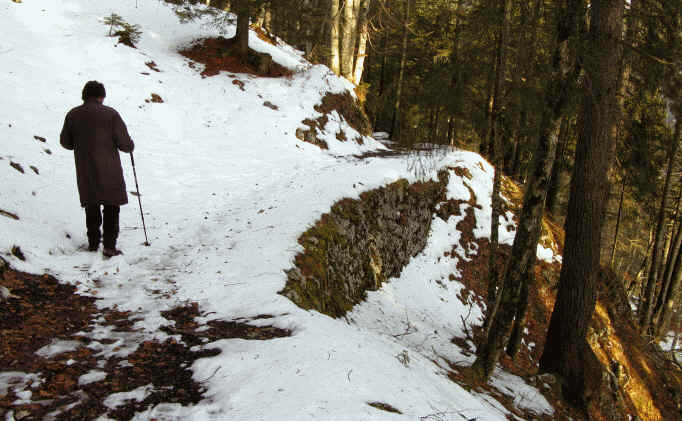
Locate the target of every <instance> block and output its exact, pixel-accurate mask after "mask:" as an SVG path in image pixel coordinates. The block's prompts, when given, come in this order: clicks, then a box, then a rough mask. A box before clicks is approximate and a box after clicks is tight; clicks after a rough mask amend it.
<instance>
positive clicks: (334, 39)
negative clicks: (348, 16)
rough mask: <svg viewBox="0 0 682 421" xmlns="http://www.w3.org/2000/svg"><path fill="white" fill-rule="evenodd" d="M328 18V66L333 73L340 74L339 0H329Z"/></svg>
mask: <svg viewBox="0 0 682 421" xmlns="http://www.w3.org/2000/svg"><path fill="white" fill-rule="evenodd" d="M329 4H330V9H329V18H330V20H331V25H330V28H329V68H330V69H331V70H332V72H334V74H337V75H339V74H341V58H340V55H339V29H340V28H339V27H340V23H341V17H340V15H339V0H330V2H329Z"/></svg>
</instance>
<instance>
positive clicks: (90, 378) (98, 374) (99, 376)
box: [78, 370, 107, 385]
mask: <svg viewBox="0 0 682 421" xmlns="http://www.w3.org/2000/svg"><path fill="white" fill-rule="evenodd" d="M106 377H107V373H106V372H104V371H99V370H91V371H89V372H87V373H85V374H83V375H82V376H80V377H79V378H78V385H86V384H90V383H95V382H98V381H100V380H104V379H105V378H106Z"/></svg>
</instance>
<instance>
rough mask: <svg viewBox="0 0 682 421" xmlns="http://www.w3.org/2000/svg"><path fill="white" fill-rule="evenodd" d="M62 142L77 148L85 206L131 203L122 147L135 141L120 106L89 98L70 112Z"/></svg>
mask: <svg viewBox="0 0 682 421" xmlns="http://www.w3.org/2000/svg"><path fill="white" fill-rule="evenodd" d="M60 143H61V144H62V146H63V147H65V148H66V149H69V150H73V151H74V156H75V158H76V180H77V181H78V193H79V194H80V200H81V206H86V205H98V204H99V205H119V206H120V205H125V204H126V203H128V194H127V193H126V183H125V180H124V179H123V169H122V168H121V157H120V156H119V154H118V151H119V150H120V151H123V152H132V150H133V148H134V147H135V145H134V143H133V141H132V139H130V136H129V135H128V129H127V128H126V125H125V123H124V122H123V119H121V116H120V115H119V114H118V113H117V112H116V110H114V109H113V108H111V107H107V106H105V105H102V104H100V103H99V102H97V101H96V100H94V99H88V100H87V101H85V102H84V103H83V105H81V106H79V107H76V108H74V109H72V110H71V111H69V113H68V114H67V115H66V118H65V119H64V128H63V129H62V133H61V136H60Z"/></svg>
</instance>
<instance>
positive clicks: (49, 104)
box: [0, 0, 674, 421]
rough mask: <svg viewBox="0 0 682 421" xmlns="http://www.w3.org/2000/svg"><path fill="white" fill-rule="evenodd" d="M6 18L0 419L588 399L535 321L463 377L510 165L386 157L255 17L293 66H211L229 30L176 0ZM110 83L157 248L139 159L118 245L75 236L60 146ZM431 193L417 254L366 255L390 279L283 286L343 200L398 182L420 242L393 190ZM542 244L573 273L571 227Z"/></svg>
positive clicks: (19, 10) (72, 193)
mask: <svg viewBox="0 0 682 421" xmlns="http://www.w3.org/2000/svg"><path fill="white" fill-rule="evenodd" d="M112 13H117V14H119V15H121V16H122V17H123V18H124V19H125V20H126V21H127V22H129V23H130V24H137V25H140V29H141V31H142V36H141V39H140V41H139V43H138V44H137V46H136V48H131V47H129V46H125V45H123V44H119V43H117V39H116V38H114V37H108V36H107V34H108V31H109V28H108V26H106V25H105V24H104V23H103V19H104V18H105V17H107V16H110V15H111V14H112ZM0 20H1V21H2V22H3V26H4V27H5V28H7V29H6V33H7V34H8V36H6V37H3V39H2V40H0V63H2V66H1V67H2V69H3V70H2V72H3V74H4V77H3V78H1V79H0V91H2V92H3V96H4V99H3V102H2V104H0V139H3V140H2V144H3V147H2V150H0V177H1V178H2V180H3V183H2V185H1V186H0V232H1V233H2V235H1V236H0V254H1V255H2V260H0V265H2V266H1V267H0V274H1V275H2V276H1V280H0V285H2V286H4V287H7V288H9V289H10V290H11V292H12V293H13V294H14V295H16V297H12V298H9V299H8V300H6V301H4V302H3V303H2V307H1V308H0V315H1V316H2V317H1V318H0V329H1V330H2V336H3V343H2V347H1V348H0V352H2V358H0V418H2V419H5V420H22V419H27V420H29V419H136V420H152V419H157V420H161V419H164V420H176V419H177V420H180V419H192V420H224V419H238V420H262V419H273V420H285V419H291V420H306V419H310V420H320V419H340V420H370V419H371V420H384V419H385V420H392V419H420V420H462V419H466V420H491V421H492V420H507V419H567V418H568V417H569V416H571V417H575V414H574V413H573V412H572V410H571V409H570V408H563V407H561V405H560V402H558V401H557V400H556V399H554V398H552V396H553V395H552V394H551V392H548V390H546V389H548V388H550V389H551V387H548V386H547V384H546V383H545V381H544V379H539V378H537V377H532V378H531V375H530V374H529V373H531V372H532V370H533V369H534V363H533V358H537V356H538V355H537V352H538V348H537V339H536V338H535V337H536V336H537V333H536V332H535V331H529V332H527V337H526V338H524V346H525V349H526V351H525V354H524V355H526V358H528V357H527V355H530V356H531V358H530V361H531V363H530V364H529V367H528V370H526V371H524V372H516V373H515V374H514V373H512V372H511V367H510V366H509V365H508V364H504V362H503V365H504V366H500V367H499V369H498V370H496V372H495V375H494V378H493V381H492V382H491V385H490V386H489V387H483V386H482V385H472V384H468V383H467V382H466V379H465V378H464V376H462V375H461V373H460V372H459V371H460V370H459V368H458V367H463V366H467V365H469V364H471V362H473V358H474V357H473V355H472V352H471V350H472V349H474V348H475V345H474V342H473V339H474V338H473V336H472V335H473V334H472V328H473V327H474V326H476V325H479V324H480V323H481V317H482V314H483V311H484V309H485V306H484V304H483V301H482V300H481V298H480V295H479V294H481V293H482V290H481V289H478V290H477V282H478V281H480V279H481V278H482V275H481V273H480V267H477V266H476V265H475V264H474V263H475V262H476V261H478V260H480V259H482V258H483V256H484V252H483V248H484V246H485V241H486V239H487V238H488V237H489V235H490V215H491V212H490V195H491V192H492V175H493V168H492V166H490V164H488V163H487V162H486V161H485V160H484V159H483V158H481V157H480V156H479V155H477V154H475V153H472V152H467V151H460V150H448V151H440V152H438V153H434V154H433V155H429V156H425V155H405V154H395V153H386V152H387V147H386V146H384V145H383V144H382V143H380V142H378V141H377V140H375V139H373V138H372V137H370V136H367V135H365V134H364V133H361V132H360V131H362V129H361V128H360V127H359V126H358V124H357V121H355V120H357V119H358V118H360V117H357V115H356V116H353V113H354V112H353V111H352V109H353V105H352V104H353V96H354V93H353V90H352V89H353V86H352V85H351V84H350V83H348V82H347V81H345V80H343V79H340V78H338V77H336V76H334V75H333V74H332V73H331V72H330V71H329V69H327V68H326V67H324V66H321V65H312V64H310V63H308V62H306V61H305V60H304V59H303V58H302V57H301V54H300V53H299V52H297V51H295V50H294V49H292V48H291V47H289V46H287V45H285V44H280V45H273V43H271V42H269V41H268V40H265V39H261V38H260V37H258V36H257V34H256V33H255V32H252V33H251V38H250V45H251V47H252V48H253V49H254V50H256V51H259V52H261V53H267V54H270V55H271V56H272V58H273V60H274V61H275V62H276V63H277V64H278V65H279V66H281V69H284V70H283V71H282V72H280V73H279V74H277V75H268V76H270V77H259V76H257V75H254V74H250V73H242V72H237V71H236V70H235V71H229V70H228V71H226V70H224V69H223V70H222V71H221V67H220V66H217V67H216V63H215V62H214V63H213V64H212V65H213V66H214V67H211V68H210V69H209V66H211V65H210V64H209V65H205V64H202V63H201V62H198V61H194V60H195V59H198V58H197V57H195V58H190V57H193V56H192V54H189V53H188V51H192V50H193V49H196V48H197V46H198V45H200V44H198V43H199V42H200V41H201V40H204V39H206V38H212V37H217V36H219V35H224V36H226V37H229V36H231V35H232V34H233V33H234V28H233V27H227V31H226V32H227V33H225V34H221V33H220V32H219V30H218V28H215V27H214V26H211V25H207V23H208V22H207V21H206V20H203V21H202V20H198V21H194V22H191V23H185V24H181V23H180V22H179V20H178V17H177V16H176V15H175V13H174V12H173V10H172V8H171V7H170V6H168V5H167V4H166V3H164V2H161V1H157V0H140V1H133V0H123V1H117V2H89V1H86V0H59V1H47V0H43V1H28V0H26V1H25V2H23V3H14V2H7V3H6V4H3V5H2V6H0ZM181 52H184V53H183V54H181ZM237 70H238V69H237ZM273 76H274V77H273ZM93 79H96V80H99V81H101V82H103V83H104V84H105V86H106V87H107V97H106V100H105V104H107V105H110V106H112V107H114V108H116V109H117V110H118V111H119V113H120V114H121V116H122V117H123V119H124V120H125V121H126V123H127V125H128V129H129V131H130V133H131V135H132V137H133V139H134V140H135V142H136V149H135V163H136V171H137V176H138V178H139V184H140V193H141V200H142V206H143V209H144V214H145V220H146V224H147V230H148V233H149V240H150V243H151V245H150V246H149V247H145V246H144V245H143V244H142V243H143V241H144V234H143V232H142V226H141V221H140V215H139V209H138V206H137V199H136V197H135V195H133V194H132V192H133V191H134V185H135V183H134V179H133V170H132V167H131V165H130V160H129V157H128V156H125V155H124V154H122V158H123V160H124V172H125V176H126V182H127V186H128V190H129V191H130V192H131V193H130V194H129V200H130V204H129V205H128V206H124V207H122V209H121V235H120V238H119V247H120V248H121V249H122V250H123V251H124V253H125V254H124V255H123V256H118V257H114V258H112V259H109V260H105V259H103V258H102V256H101V254H99V253H90V252H87V251H84V250H83V248H82V246H83V244H85V242H86V238H85V232H84V231H85V218H84V215H83V211H82V210H81V209H80V206H79V202H78V193H77V190H76V180H75V172H74V165H73V155H72V153H71V152H70V151H66V150H64V149H62V148H61V147H60V146H59V132H60V130H61V125H62V123H63V119H64V115H65V114H66V112H67V111H68V110H69V109H70V108H72V107H74V106H76V105H79V103H80V100H79V99H80V91H81V88H82V86H83V84H84V83H85V82H86V81H88V80H93ZM344 101H345V102H344ZM349 109H351V111H349ZM349 122H351V123H353V125H354V126H355V127H356V128H357V129H356V128H354V127H352V126H351V124H349ZM358 130H360V131H358ZM382 189H384V190H382ZM428 189H438V190H437V191H436V192H435V193H433V195H431V196H429V198H430V199H431V200H432V201H433V203H431V204H429V205H428V206H425V207H424V210H422V212H421V214H420V215H421V216H420V217H421V218H422V220H423V222H422V225H421V227H420V229H419V232H421V233H423V238H422V239H421V240H423V242H422V244H421V245H420V247H419V250H418V251H417V252H414V253H409V255H408V256H406V261H405V262H404V264H403V263H402V262H401V263H400V264H399V265H398V263H396V268H392V269H391V270H390V271H388V270H387V269H386V270H385V269H384V268H387V267H389V263H392V262H388V261H387V258H386V256H385V255H384V254H382V253H383V252H382V250H383V249H382V248H381V246H380V245H379V243H381V241H380V240H376V241H375V243H372V244H374V246H372V245H367V249H366V250H365V251H367V250H368V251H369V253H365V254H364V255H363V254H362V253H360V254H358V255H353V256H354V258H353V259H352V260H353V261H355V262H361V263H362V264H358V266H361V269H362V270H368V271H370V272H367V273H373V274H374V278H373V280H372V283H371V284H372V285H370V287H367V288H366V289H365V287H364V286H363V289H362V290H361V291H360V292H359V295H360V296H361V298H362V299H361V300H355V301H353V302H352V304H349V305H347V304H344V306H345V307H344V306H341V305H339V308H341V307H343V309H344V310H347V311H343V312H342V311H338V312H334V313H333V314H331V313H332V312H329V311H325V310H326V309H328V308H329V307H328V306H326V307H322V306H320V308H318V307H317V303H318V302H323V301H324V299H321V300H318V301H317V302H316V301H314V300H313V301H308V302H305V303H304V302H299V301H297V300H296V299H295V298H291V297H292V294H287V293H286V291H287V287H288V282H290V280H291V276H290V275H289V274H291V273H292V269H293V268H299V269H300V271H301V273H302V275H303V276H307V277H308V278H306V279H312V277H311V276H312V275H311V276H308V275H310V274H315V273H316V272H315V271H314V270H312V269H315V266H306V262H308V263H310V264H311V265H314V264H315V261H314V260H306V256H308V251H309V248H308V246H309V245H310V244H311V241H307V240H306V239H309V238H313V236H312V235H309V236H306V234H305V233H310V232H311V230H314V229H315V228H317V229H318V231H317V232H318V234H320V235H321V237H316V238H325V237H324V235H326V234H329V235H330V236H331V237H330V238H339V237H338V235H337V234H338V232H340V231H333V230H329V229H326V228H325V227H327V228H328V226H326V225H325V221H329V220H330V217H329V216H328V215H329V214H332V213H334V212H341V214H342V215H343V214H344V212H346V211H344V209H356V208H355V207H356V206H359V207H360V208H362V206H363V205H358V203H361V202H363V201H368V200H370V201H371V200H381V201H382V202H381V203H382V204H385V203H388V204H387V205H386V207H385V209H387V210H386V212H384V213H383V214H382V216H385V217H386V218H387V220H391V221H392V222H391V223H394V224H395V227H394V228H395V230H396V231H398V234H396V235H397V238H403V237H409V236H406V235H403V234H401V233H402V231H401V230H402V229H403V228H402V227H405V226H409V223H408V222H407V216H404V215H402V214H398V215H397V216H396V212H395V209H396V208H400V206H403V204H404V202H405V201H407V200H408V199H409V198H411V197H413V196H411V195H416V197H422V196H424V192H425V191H431V190H428ZM379 191H380V192H382V193H381V195H379V194H378V193H377V192H379ZM434 191H435V190H434ZM505 194H506V196H507V198H508V199H509V208H510V211H509V212H507V213H506V215H505V217H504V220H503V224H502V226H501V228H500V238H501V241H502V242H503V243H505V244H507V245H510V244H511V242H512V241H513V235H514V228H513V220H514V214H513V212H512V210H513V207H514V203H517V201H518V198H514V194H513V192H512V191H511V190H510V189H508V191H507V192H506V193H505ZM373 198H374V199H373ZM406 198H408V199H406ZM409 200H412V199H409ZM415 200H416V199H415ZM405 203H406V202H405ZM345 206H348V208H345ZM382 206H383V205H382ZM394 207H395V208H394ZM369 208H379V207H378V206H369V207H368V209H369ZM362 209H365V208H362ZM382 209H383V208H382ZM363 212H364V211H363ZM391 212H393V213H392V214H391ZM366 213H368V212H366ZM348 215H350V216H349V218H350V220H353V218H355V216H353V215H355V214H354V213H353V212H352V211H347V212H346V216H348ZM339 221H340V219H339ZM382 224H383V223H382ZM368 225H370V228H368V229H371V230H375V227H373V226H371V223H368ZM388 225H390V224H388V223H387V224H384V225H382V227H380V229H379V228H377V229H376V230H378V231H376V232H379V231H381V230H383V227H384V226H388ZM346 228H347V230H348V231H353V230H355V229H356V228H354V227H346ZM389 228H390V227H389ZM415 229H416V228H415ZM357 232H359V231H357ZM372 232H375V231H372ZM381 232H383V231H381ZM401 236H402V237H401ZM359 237H362V235H359V234H358V235H357V236H356V237H352V238H359ZM557 237H559V235H557ZM349 238H350V237H349ZM315 241H317V240H313V241H312V243H315ZM359 243H360V241H358V244H359ZM543 244H544V246H541V247H539V248H538V256H539V257H540V258H541V259H542V260H543V261H544V265H546V266H552V267H553V269H552V270H556V267H557V266H558V264H557V262H559V261H560V256H559V255H558V249H559V248H560V241H558V240H557V241H554V240H552V239H545V241H544V243H543ZM349 247H352V244H351V245H350V246H349ZM372 247H375V248H376V251H374V249H373V248H372ZM367 254H370V256H367ZM4 262H6V266H5V263H4ZM301 262H303V263H301ZM365 263H366V264H365ZM467 263H471V264H469V265H467ZM479 266H480V265H479ZM306 268H312V269H311V271H310V272H307V270H306ZM365 278H366V277H365ZM330 279H331V278H330ZM365 280H366V279H365ZM478 288H480V282H478ZM472 292H473V293H472ZM311 296H312V295H311ZM337 298H338V297H336V296H333V297H331V298H330V300H332V301H336V300H337ZM303 301H305V300H303ZM330 314H331V315H332V316H336V317H330ZM531 327H533V326H531ZM460 376H461V377H460ZM661 398H662V397H661ZM649 401H650V402H652V401H655V398H654V397H651V398H650V399H649ZM656 405H657V404H655V405H654V406H656ZM661 411H663V409H662V410H661ZM665 411H668V412H664V413H666V414H668V413H674V412H670V411H669V410H668V409H667V408H666V409H665ZM660 413H661V412H659V414H660ZM642 419H645V418H642ZM648 419H655V418H653V417H652V418H648ZM661 419H663V418H661Z"/></svg>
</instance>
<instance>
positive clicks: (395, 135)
mask: <svg viewBox="0 0 682 421" xmlns="http://www.w3.org/2000/svg"><path fill="white" fill-rule="evenodd" d="M403 6H404V7H405V10H404V21H403V41H402V47H401V49H402V52H401V54H400V71H399V73H398V84H397V86H396V91H395V102H394V103H393V119H392V121H391V139H392V140H393V141H396V142H398V141H400V135H401V133H400V127H401V126H402V124H401V121H400V120H401V118H402V116H401V115H400V100H401V99H402V98H401V97H402V94H403V80H404V78H405V62H406V61H407V26H408V25H409V22H410V0H405V1H404V3H403Z"/></svg>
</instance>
